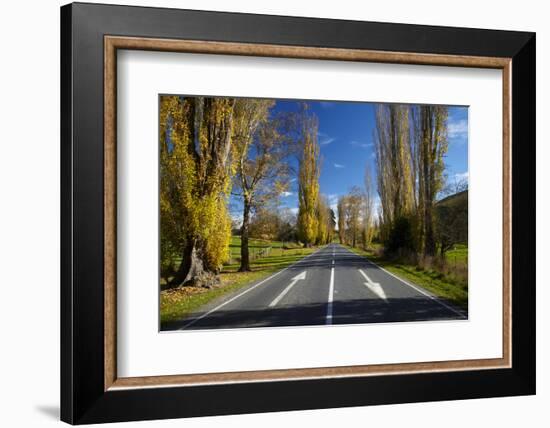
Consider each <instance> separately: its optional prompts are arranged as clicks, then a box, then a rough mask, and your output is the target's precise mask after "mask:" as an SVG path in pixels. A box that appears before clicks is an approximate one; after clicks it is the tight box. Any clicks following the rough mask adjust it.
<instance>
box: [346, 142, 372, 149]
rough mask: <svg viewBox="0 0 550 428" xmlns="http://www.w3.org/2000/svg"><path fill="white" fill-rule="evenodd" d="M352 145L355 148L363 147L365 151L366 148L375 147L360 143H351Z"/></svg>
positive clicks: (370, 144)
mask: <svg viewBox="0 0 550 428" xmlns="http://www.w3.org/2000/svg"><path fill="white" fill-rule="evenodd" d="M350 144H351V145H352V146H353V147H361V148H363V149H366V148H368V147H371V146H372V145H373V144H372V143H361V142H359V141H350Z"/></svg>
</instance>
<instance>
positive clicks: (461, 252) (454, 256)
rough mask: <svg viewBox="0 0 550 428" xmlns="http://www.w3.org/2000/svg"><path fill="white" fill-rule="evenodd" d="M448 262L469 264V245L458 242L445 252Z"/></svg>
mask: <svg viewBox="0 0 550 428" xmlns="http://www.w3.org/2000/svg"><path fill="white" fill-rule="evenodd" d="M445 257H446V259H447V262H448V263H456V264H459V263H463V264H468V246H467V245H464V244H456V245H455V247H454V249H452V250H449V251H447V252H446V253H445Z"/></svg>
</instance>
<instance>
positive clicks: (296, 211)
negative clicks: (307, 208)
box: [289, 207, 298, 214]
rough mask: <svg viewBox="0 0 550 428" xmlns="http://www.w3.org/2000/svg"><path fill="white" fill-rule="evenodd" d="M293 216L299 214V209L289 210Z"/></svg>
mask: <svg viewBox="0 0 550 428" xmlns="http://www.w3.org/2000/svg"><path fill="white" fill-rule="evenodd" d="M289 209H290V212H291V213H292V214H298V207H294V208H289Z"/></svg>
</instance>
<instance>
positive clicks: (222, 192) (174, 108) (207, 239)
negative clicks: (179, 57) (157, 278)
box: [160, 96, 235, 287]
mask: <svg viewBox="0 0 550 428" xmlns="http://www.w3.org/2000/svg"><path fill="white" fill-rule="evenodd" d="M234 105H235V100H234V99H232V98H205V97H189V98H185V97H171V96H166V97H162V98H161V107H160V110H161V112H160V116H161V117H160V121H161V126H160V133H161V135H160V138H161V155H160V156H161V171H160V174H161V176H160V178H161V185H160V187H161V233H163V231H162V229H163V228H164V229H166V228H170V227H172V228H174V229H177V230H178V238H177V239H176V238H174V239H173V240H174V241H177V243H178V245H179V247H180V248H179V250H180V255H181V262H180V264H179V267H178V268H177V270H176V272H175V273H174V275H173V277H172V280H171V281H170V285H171V286H172V287H177V286H181V285H186V284H199V285H204V286H210V285H211V284H212V282H213V281H215V274H216V273H217V272H219V270H220V269H221V266H222V264H223V262H224V261H225V260H226V259H227V257H228V248H229V240H230V237H231V221H230V218H229V214H228V212H227V207H226V206H227V198H228V194H229V191H230V184H231V183H230V182H231V179H230V177H231V156H230V152H231V150H230V149H231V137H232V132H233V109H234ZM167 211H171V212H172V214H170V215H167ZM176 223H177V225H176ZM164 235H165V234H164V233H163V236H164ZM161 251H162V248H161ZM161 258H162V257H161Z"/></svg>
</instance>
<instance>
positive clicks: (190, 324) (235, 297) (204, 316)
mask: <svg viewBox="0 0 550 428" xmlns="http://www.w3.org/2000/svg"><path fill="white" fill-rule="evenodd" d="M324 248H325V247H323V248H319V249H318V250H317V251H315V252H314V253H311V254H309V255H307V256H305V257H304V258H303V259H300V260H298V261H297V262H296V263H294V264H292V265H290V266H287V267H286V268H284V269H282V270H280V271H278V272H275V273H274V274H273V275H271V276H268V277H267V278H264V279H263V280H261V281H260V282H258V283H257V284H255V285H253V286H252V287H250V288H247V289H246V290H244V291H243V292H242V293H240V294H237V295H236V296H233V297H232V298H231V299H229V300H226V301H225V302H223V303H221V304H220V305H218V306H216V307H215V308H214V309H210V310H209V311H208V312H206V313H204V314H202V315H201V316H200V317H198V318H195V319H193V320H192V321H190V322H188V323H187V324H185V325H184V326H182V327H180V328H178V330H185V329H186V328H187V327H190V326H192V325H193V324H195V323H196V322H197V321H200V320H202V319H203V318H206V317H207V316H208V315H210V314H211V313H213V312H215V311H217V310H218V309H221V308H223V307H224V306H225V305H227V304H228V303H231V302H233V301H234V300H237V299H238V298H239V297H241V296H243V295H245V294H246V293H248V292H249V291H252V290H254V289H255V288H256V287H258V286H260V285H262V284H263V283H265V282H267V281H269V280H270V279H272V278H275V277H276V276H277V275H279V274H280V273H283V272H284V271H286V270H287V269H290V268H291V267H294V266H296V265H298V264H300V263H301V262H303V261H304V260H305V259H307V258H309V257H311V256H313V255H315V254H317V253H318V252H319V251H322V250H323V249H324Z"/></svg>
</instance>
